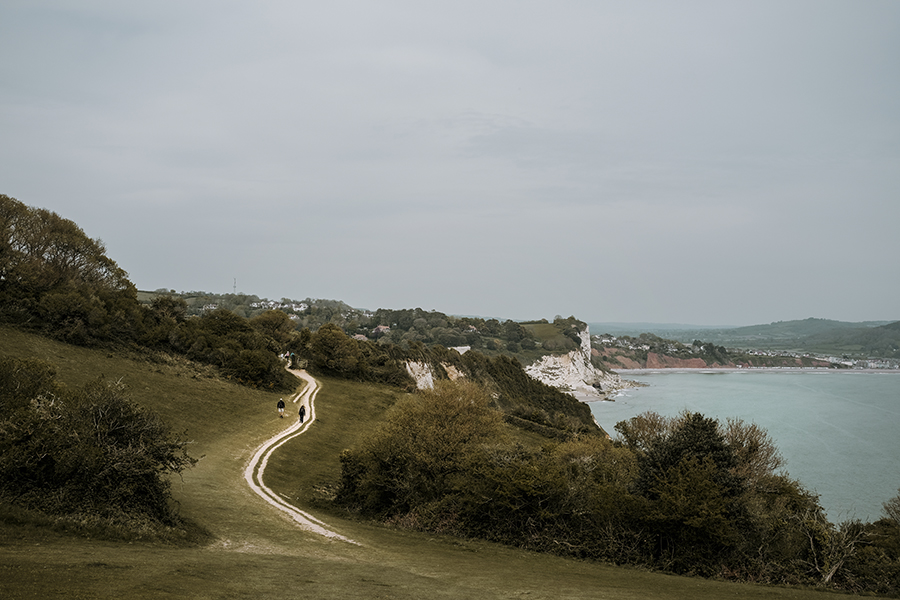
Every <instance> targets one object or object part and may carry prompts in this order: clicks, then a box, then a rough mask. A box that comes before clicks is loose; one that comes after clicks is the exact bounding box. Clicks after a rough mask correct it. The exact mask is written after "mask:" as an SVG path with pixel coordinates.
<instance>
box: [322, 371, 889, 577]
mask: <svg viewBox="0 0 900 600" xmlns="http://www.w3.org/2000/svg"><path fill="white" fill-rule="evenodd" d="M500 422H501V420H500V418H499V415H497V414H495V413H494V412H493V411H492V409H491V408H490V402H489V398H488V397H487V396H486V395H485V394H484V392H483V391H481V390H480V389H479V388H478V387H477V386H472V385H468V384H467V385H464V386H457V385H454V384H449V383H447V384H443V385H439V386H437V387H436V388H435V389H434V390H432V391H426V392H422V393H419V394H416V395H415V396H413V397H410V398H408V399H407V400H405V401H403V402H401V403H398V404H397V405H396V406H395V407H394V408H393V409H392V410H391V411H390V412H389V413H388V415H387V418H386V420H385V422H384V424H383V425H382V426H380V427H379V428H378V429H376V430H375V431H373V432H372V433H371V434H370V435H369V436H368V437H367V438H366V439H365V440H364V441H363V442H361V443H360V444H359V445H358V446H357V447H355V448H353V449H350V450H348V451H346V452H344V454H343V455H342V456H341V463H342V481H341V486H340V490H339V492H338V494H337V497H336V500H335V501H336V502H337V503H338V504H340V505H342V506H345V507H346V508H347V509H348V510H351V511H355V512H358V513H360V514H363V515H366V516H368V517H371V518H375V519H379V520H381V521H384V522H387V523H393V524H396V525H399V526H402V527H407V528H412V529H416V530H423V531H432V532H440V533H450V534H453V535H457V536H462V537H478V538H482V539H487V540H491V541H497V542H502V543H504V544H509V545H514V546H518V547H522V548H527V549H531V550H538V551H542V552H552V553H555V554H561V555H565V556H573V557H578V558H586V559H593V560H604V561H609V562H613V563H616V564H631V565H641V566H646V567H651V568H655V569H661V570H666V571H671V572H675V573H681V574H694V575H703V576H708V577H721V578H726V579H735V580H742V581H753V582H763V583H782V584H783V583H790V584H811V585H823V586H828V587H833V588H838V589H846V590H852V591H874V592H878V593H889V594H896V593H897V592H898V591H900V587H898V586H900V563H898V558H900V554H898V551H900V522H897V520H896V519H895V518H894V517H891V516H890V512H889V511H888V512H886V516H885V518H884V519H882V520H880V521H878V522H877V523H872V524H864V523H860V522H856V521H850V522H845V523H841V524H839V525H834V524H832V523H830V522H829V521H828V520H827V518H826V517H825V515H824V513H823V511H822V508H821V507H820V506H819V504H818V499H817V497H816V496H815V495H814V494H812V493H810V492H808V491H807V490H805V489H804V488H803V486H802V484H801V483H800V482H798V481H796V480H793V479H791V478H790V477H788V476H787V475H785V474H783V473H781V472H780V471H779V469H780V467H781V466H782V461H781V457H780V455H779V454H778V451H777V448H776V447H775V444H774V442H773V441H772V440H771V439H769V437H768V435H767V434H766V432H765V431H763V430H761V429H760V428H759V427H757V426H755V425H753V424H747V423H744V422H741V421H728V422H726V423H719V422H717V421H716V420H714V419H710V418H707V417H704V416H703V415H701V414H696V413H694V414H690V413H685V414H683V415H681V416H679V417H678V418H673V419H667V418H664V417H661V416H659V415H656V414H654V413H647V414H643V415H640V416H638V417H634V418H632V419H630V420H628V421H623V422H621V423H619V424H617V425H616V430H617V432H618V434H619V435H618V436H617V439H616V440H615V441H611V440H607V439H605V438H604V437H600V436H580V437H575V438H573V439H571V440H569V441H566V442H562V443H555V442H551V441H549V440H546V441H545V442H543V443H541V444H539V445H534V444H532V445H522V444H521V443H514V442H510V441H507V440H504V438H503V436H502V430H501V429H500V426H499V424H500ZM896 502H897V500H896V499H894V500H893V501H891V503H889V504H888V505H887V506H891V507H894V509H893V510H896V508H895V505H896Z"/></svg>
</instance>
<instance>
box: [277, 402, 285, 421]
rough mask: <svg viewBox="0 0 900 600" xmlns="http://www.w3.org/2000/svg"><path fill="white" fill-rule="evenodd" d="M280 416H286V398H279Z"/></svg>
mask: <svg viewBox="0 0 900 600" xmlns="http://www.w3.org/2000/svg"><path fill="white" fill-rule="evenodd" d="M278 418H279V419H283V418H284V398H279V399H278Z"/></svg>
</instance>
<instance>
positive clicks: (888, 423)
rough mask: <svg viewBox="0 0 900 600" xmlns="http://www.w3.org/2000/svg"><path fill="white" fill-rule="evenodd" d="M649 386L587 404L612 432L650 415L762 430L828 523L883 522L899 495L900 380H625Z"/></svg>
mask: <svg viewBox="0 0 900 600" xmlns="http://www.w3.org/2000/svg"><path fill="white" fill-rule="evenodd" d="M623 377H624V378H625V379H631V380H634V381H639V382H642V383H645V384H648V385H647V387H641V388H635V389H629V390H625V392H624V393H623V394H622V395H620V396H619V397H617V398H616V401H615V402H592V403H590V406H591V410H592V412H593V413H594V417H595V418H596V419H597V422H598V423H600V425H601V426H602V427H603V428H604V429H606V430H607V431H608V432H609V433H610V435H613V436H614V437H615V431H614V426H615V424H616V423H617V422H619V421H622V420H625V419H628V418H630V417H633V416H635V415H638V414H640V413H642V412H645V411H648V410H652V411H655V412H658V413H660V414H662V415H667V416H674V415H677V414H678V413H679V412H681V411H683V410H685V409H687V410H690V411H691V412H701V413H703V414H705V415H707V416H711V417H716V418H718V419H720V420H722V421H724V420H725V419H726V418H727V417H735V418H739V419H743V420H744V421H747V422H753V423H756V424H757V425H759V426H760V427H764V428H765V429H766V430H768V432H769V435H770V436H771V438H772V439H773V440H774V441H775V444H776V445H777V446H778V449H779V450H780V451H781V454H782V455H783V456H784V458H785V462H786V464H785V466H784V470H786V471H787V472H788V473H789V474H790V475H791V477H793V478H795V479H799V480H800V481H801V482H802V483H803V485H804V486H805V487H806V488H807V489H809V490H811V491H815V492H816V493H818V494H819V496H820V502H821V504H822V506H823V507H824V508H825V510H826V511H827V513H828V517H829V519H830V520H832V521H833V522H840V521H843V520H845V519H849V518H858V519H862V520H863V521H872V520H876V519H878V518H879V517H880V516H881V504H882V503H883V502H884V501H886V500H888V499H890V498H891V497H893V496H895V495H896V494H897V489H898V488H900V431H898V429H900V373H896V372H891V373H871V372H866V373H860V372H847V371H843V372H835V371H784V372H771V371H743V372H741V371H738V372H733V371H728V372H687V373H685V372H661V373H656V372H654V373H648V374H641V375H637V374H635V375H631V374H627V373H626V374H624V375H623Z"/></svg>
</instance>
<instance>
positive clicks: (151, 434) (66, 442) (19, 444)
mask: <svg viewBox="0 0 900 600" xmlns="http://www.w3.org/2000/svg"><path fill="white" fill-rule="evenodd" d="M185 449H186V441H185V440H182V439H180V438H179V437H178V436H176V435H174V434H173V433H172V432H171V431H170V430H169V429H168V428H167V427H166V426H165V425H164V424H163V423H162V421H161V420H160V419H159V418H158V417H157V416H156V415H155V414H153V413H150V412H148V411H146V410H143V409H141V408H140V407H138V406H136V405H134V404H132V403H131V402H129V401H128V399H127V397H126V395H125V392H124V390H123V388H122V387H121V386H120V385H118V384H115V383H107V382H104V381H102V380H97V381H95V382H93V383H90V384H88V385H85V386H84V387H82V388H77V389H68V388H66V387H64V386H63V385H61V384H60V383H58V382H57V381H56V376H55V372H54V369H53V368H52V367H51V366H50V365H48V364H46V363H43V362H41V361H38V360H19V359H14V358H0V501H2V502H3V503H8V504H13V505H16V506H20V507H23V508H26V509H30V510H36V511H41V512H43V513H47V514H50V515H54V516H58V517H64V518H67V519H68V520H69V522H71V523H73V524H75V525H80V526H85V527H88V528H91V530H93V531H96V530H98V529H102V526H103V525H106V526H107V527H112V528H113V529H115V530H117V531H123V530H124V531H131V532H134V531H141V530H143V531H153V530H158V529H159V527H163V528H165V527H175V528H181V527H182V526H183V524H182V523H181V521H180V519H179V518H178V516H177V515H176V514H175V512H174V511H173V509H172V504H171V499H170V494H169V487H170V483H169V475H171V474H177V473H180V472H181V471H182V470H184V469H185V468H188V467H190V466H192V465H193V464H194V463H195V462H196V460H195V459H193V458H191V457H190V456H188V454H187V452H186V450H185Z"/></svg>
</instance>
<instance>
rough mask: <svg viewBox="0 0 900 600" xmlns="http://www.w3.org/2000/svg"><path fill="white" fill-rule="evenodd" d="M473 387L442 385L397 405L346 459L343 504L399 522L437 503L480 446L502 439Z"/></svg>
mask: <svg viewBox="0 0 900 600" xmlns="http://www.w3.org/2000/svg"><path fill="white" fill-rule="evenodd" d="M489 404H490V398H489V397H488V395H487V394H486V393H485V392H484V390H483V389H482V388H480V387H479V386H477V385H476V384H473V383H469V382H465V383H453V382H450V381H446V380H442V381H438V382H437V383H436V385H435V387H434V389H432V390H425V391H421V392H419V393H417V394H415V395H412V396H410V397H408V398H407V399H405V400H401V401H400V402H398V403H397V404H396V405H395V406H394V407H393V408H392V409H391V410H390V412H389V414H388V417H387V420H386V421H385V423H384V424H383V425H381V426H380V427H379V428H378V429H377V430H376V431H375V432H373V433H372V434H371V435H370V436H369V437H367V438H366V439H365V440H364V441H363V442H362V444H361V445H360V446H359V447H357V448H355V449H353V450H348V451H345V452H344V453H343V454H342V455H341V489H340V492H339V494H338V499H339V502H341V503H343V504H345V505H350V506H355V507H356V508H358V509H359V510H361V511H362V512H364V513H367V514H374V515H381V516H385V515H397V514H404V513H407V512H409V511H412V510H415V509H421V508H422V507H424V506H425V505H427V504H428V503H431V502H435V501H438V500H439V499H440V498H442V497H443V496H444V495H445V494H446V493H447V492H448V491H449V490H450V489H451V488H452V483H453V477H454V476H455V475H457V474H459V473H460V472H462V470H464V468H465V465H466V462H467V457H468V456H470V455H471V453H472V452H473V451H474V450H475V449H476V448H477V447H478V446H479V445H480V444H484V443H486V442H489V441H497V440H498V439H499V438H500V431H501V429H500V426H501V423H502V419H501V416H500V413H498V412H497V411H495V410H494V409H492V408H490V406H489Z"/></svg>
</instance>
